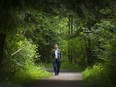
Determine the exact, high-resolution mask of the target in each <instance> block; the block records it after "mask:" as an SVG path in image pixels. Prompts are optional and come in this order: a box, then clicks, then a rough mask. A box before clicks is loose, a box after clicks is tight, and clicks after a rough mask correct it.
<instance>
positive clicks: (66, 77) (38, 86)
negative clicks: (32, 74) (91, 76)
mask: <svg viewBox="0 0 116 87" xmlns="http://www.w3.org/2000/svg"><path fill="white" fill-rule="evenodd" d="M47 71H50V72H52V73H53V70H52V69H47ZM53 75H54V73H53ZM81 84H82V74H81V73H79V72H66V70H63V71H62V70H61V73H60V75H58V76H52V77H50V78H47V79H41V80H35V81H32V82H30V83H27V84H25V85H23V87H81Z"/></svg>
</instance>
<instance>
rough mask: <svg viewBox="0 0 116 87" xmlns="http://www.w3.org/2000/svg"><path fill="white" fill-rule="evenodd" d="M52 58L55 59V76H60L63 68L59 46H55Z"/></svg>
mask: <svg viewBox="0 0 116 87" xmlns="http://www.w3.org/2000/svg"><path fill="white" fill-rule="evenodd" d="M52 58H53V67H54V72H55V76H56V75H59V72H60V66H61V51H60V50H59V49H58V45H57V44H55V45H54V49H53V51H52Z"/></svg>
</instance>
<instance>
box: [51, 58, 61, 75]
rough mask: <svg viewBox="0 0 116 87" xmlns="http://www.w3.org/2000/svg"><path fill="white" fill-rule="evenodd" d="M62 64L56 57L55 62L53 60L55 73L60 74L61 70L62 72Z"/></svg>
mask: <svg viewBox="0 0 116 87" xmlns="http://www.w3.org/2000/svg"><path fill="white" fill-rule="evenodd" d="M60 65H61V62H60V61H58V60H57V59H55V60H54V62H53V67H54V72H55V75H58V74H59V72H60Z"/></svg>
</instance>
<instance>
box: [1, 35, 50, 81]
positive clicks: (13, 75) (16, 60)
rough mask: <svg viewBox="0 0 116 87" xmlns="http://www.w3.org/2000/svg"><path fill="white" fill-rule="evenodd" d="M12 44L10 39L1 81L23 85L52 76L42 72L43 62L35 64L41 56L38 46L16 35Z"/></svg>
mask: <svg viewBox="0 0 116 87" xmlns="http://www.w3.org/2000/svg"><path fill="white" fill-rule="evenodd" d="M19 38H20V39H19ZM11 42H12V38H9V39H8V40H7V43H8V46H7V48H6V51H5V53H6V55H5V58H4V62H3V67H2V69H1V72H0V81H5V82H12V83H22V82H27V81H31V80H33V79H40V78H43V77H48V76H50V75H51V74H50V73H48V72H46V71H44V70H42V67H43V66H42V65H41V62H40V63H39V64H38V65H36V64H35V60H36V59H39V55H38V53H37V52H36V51H37V46H36V45H35V44H33V42H32V41H28V40H27V39H26V38H24V37H23V36H21V35H16V38H15V39H14V40H13V43H12V44H11Z"/></svg>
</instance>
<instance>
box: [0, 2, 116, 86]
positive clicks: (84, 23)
mask: <svg viewBox="0 0 116 87" xmlns="http://www.w3.org/2000/svg"><path fill="white" fill-rule="evenodd" d="M0 20H1V21H0V87H1V84H6V86H4V87H21V86H20V85H21V84H23V83H25V82H29V81H31V80H34V79H40V78H47V77H50V76H51V73H50V72H47V71H45V70H44V69H43V68H45V65H49V64H50V63H51V62H52V57H51V51H52V49H53V45H54V44H55V43H57V44H58V45H59V48H60V49H61V51H62V56H63V57H62V62H63V63H62V66H63V67H64V68H67V69H71V70H78V69H80V70H81V71H82V74H83V81H84V82H83V87H116V53H115V52H116V0H0ZM44 64H45V65H44ZM11 85H12V86H11Z"/></svg>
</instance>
